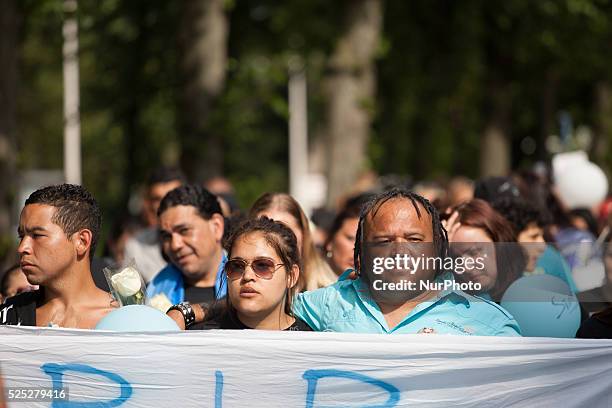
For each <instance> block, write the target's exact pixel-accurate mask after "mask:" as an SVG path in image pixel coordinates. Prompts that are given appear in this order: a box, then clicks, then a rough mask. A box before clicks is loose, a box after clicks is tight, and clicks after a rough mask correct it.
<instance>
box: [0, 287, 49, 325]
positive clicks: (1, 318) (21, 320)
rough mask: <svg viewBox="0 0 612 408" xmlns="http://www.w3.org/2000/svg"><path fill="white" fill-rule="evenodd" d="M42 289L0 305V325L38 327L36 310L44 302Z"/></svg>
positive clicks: (17, 296)
mask: <svg viewBox="0 0 612 408" xmlns="http://www.w3.org/2000/svg"><path fill="white" fill-rule="evenodd" d="M43 297H44V295H43V291H42V289H39V290H35V291H32V292H24V293H20V294H18V295H16V296H12V297H10V298H8V299H6V300H5V302H4V303H3V304H1V305H0V325H15V326H36V308H37V307H38V306H39V305H40V304H41V302H42V301H43Z"/></svg>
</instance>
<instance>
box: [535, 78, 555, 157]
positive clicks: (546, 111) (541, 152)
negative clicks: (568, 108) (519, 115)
mask: <svg viewBox="0 0 612 408" xmlns="http://www.w3.org/2000/svg"><path fill="white" fill-rule="evenodd" d="M558 89H559V74H558V73H557V71H556V70H555V69H554V68H549V69H548V70H547V72H546V77H545V79H544V92H542V117H541V118H542V119H541V123H542V128H541V131H540V135H539V137H538V139H537V141H536V144H537V147H536V158H537V159H538V160H545V159H546V155H547V153H546V139H547V138H548V136H550V135H551V134H553V133H554V131H555V120H556V109H557V91H558Z"/></svg>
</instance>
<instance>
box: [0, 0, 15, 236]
mask: <svg viewBox="0 0 612 408" xmlns="http://www.w3.org/2000/svg"><path fill="white" fill-rule="evenodd" d="M0 10H2V11H1V12H0V178H1V179H2V182H0V233H3V234H4V233H6V232H7V231H8V229H9V227H10V225H11V221H12V220H11V202H10V200H11V197H12V196H13V195H14V193H15V191H14V188H15V184H14V183H15V166H16V156H17V148H16V145H15V140H16V136H15V131H16V112H17V80H18V71H17V61H18V58H17V55H18V42H19V41H18V39H19V25H20V16H19V11H18V9H17V2H16V1H15V0H0Z"/></svg>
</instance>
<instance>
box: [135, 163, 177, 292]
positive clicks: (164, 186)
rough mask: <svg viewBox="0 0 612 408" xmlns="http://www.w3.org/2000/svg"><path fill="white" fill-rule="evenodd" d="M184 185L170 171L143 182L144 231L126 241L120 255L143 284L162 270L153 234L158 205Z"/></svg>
mask: <svg viewBox="0 0 612 408" xmlns="http://www.w3.org/2000/svg"><path fill="white" fill-rule="evenodd" d="M184 183H185V176H184V175H183V173H182V172H181V171H180V170H179V169H177V168H174V167H159V168H157V169H155V170H154V171H153V172H152V173H151V175H150V177H149V180H148V181H147V186H146V191H145V195H144V199H143V212H142V216H143V219H144V221H145V222H146V225H147V227H146V228H145V229H143V230H142V231H139V232H138V233H136V235H134V236H133V237H132V238H130V239H128V241H127V242H126V244H125V254H124V255H125V256H124V259H125V261H126V262H129V261H130V260H132V259H133V260H134V262H135V263H136V267H137V268H138V270H139V271H140V273H141V274H142V277H143V278H144V280H145V282H147V283H148V282H149V281H151V279H153V277H154V276H155V274H156V273H157V272H159V271H160V270H161V269H162V268H164V267H165V266H166V261H165V260H164V258H163V257H162V254H161V249H160V242H159V234H158V230H157V226H158V218H157V209H158V208H159V203H160V202H161V200H162V199H163V198H164V196H165V195H166V194H167V193H168V192H169V191H171V190H173V189H175V188H177V187H178V186H180V185H182V184H184Z"/></svg>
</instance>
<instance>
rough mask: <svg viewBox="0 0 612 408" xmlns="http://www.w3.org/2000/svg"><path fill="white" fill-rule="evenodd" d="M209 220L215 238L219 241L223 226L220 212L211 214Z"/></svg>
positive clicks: (223, 222)
mask: <svg viewBox="0 0 612 408" xmlns="http://www.w3.org/2000/svg"><path fill="white" fill-rule="evenodd" d="M209 221H210V225H211V227H212V231H213V235H214V237H215V240H216V241H218V242H221V238H223V230H224V228H225V219H224V218H223V216H222V215H221V214H217V213H215V214H213V215H212V217H210V220H209Z"/></svg>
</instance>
